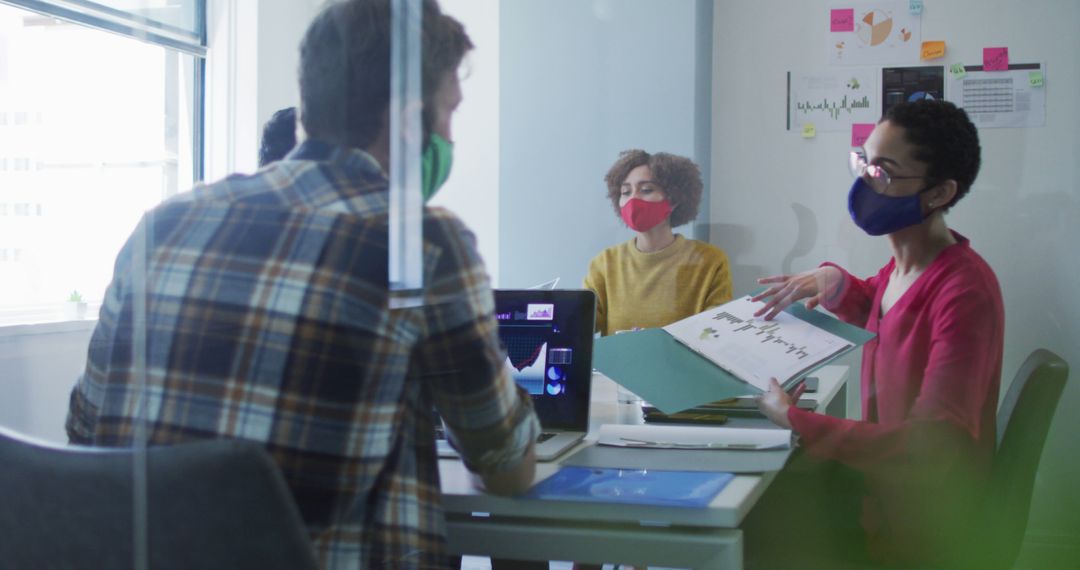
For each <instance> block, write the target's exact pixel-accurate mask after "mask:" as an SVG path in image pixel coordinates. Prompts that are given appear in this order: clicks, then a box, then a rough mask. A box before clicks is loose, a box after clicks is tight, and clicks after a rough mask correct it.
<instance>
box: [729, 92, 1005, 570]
mask: <svg viewBox="0 0 1080 570" xmlns="http://www.w3.org/2000/svg"><path fill="white" fill-rule="evenodd" d="M864 149H865V151H856V152H852V153H851V157H850V167H851V172H852V174H853V175H854V176H855V182H854V184H853V185H852V187H851V190H850V192H849V194H848V209H849V210H850V212H851V217H852V219H853V220H854V222H855V223H856V224H857V225H858V226H859V227H860V228H862V229H863V230H864V231H866V233H868V234H870V235H874V236H878V235H883V236H885V239H887V240H888V241H889V245H890V246H891V248H892V254H893V256H892V259H890V260H889V262H888V263H886V264H885V266H884V267H882V268H881V270H880V271H878V273H877V274H876V275H873V276H871V277H869V278H867V279H862V278H859V277H855V276H853V275H851V274H850V273H848V272H847V271H845V270H844V269H843V268H841V267H839V266H837V265H834V264H831V263H825V264H823V265H822V266H821V267H818V268H817V269H814V270H811V271H807V272H804V273H800V274H797V275H783V276H776V277H767V278H764V279H761V280H760V281H759V282H760V283H762V284H766V285H768V288H767V289H766V290H765V291H763V292H762V293H761V294H760V295H758V296H757V297H756V298H755V299H756V300H763V301H765V304H764V305H763V306H762V307H761V309H760V310H759V311H758V313H757V315H758V316H764V317H765V318H766V319H769V318H772V317H773V316H775V315H776V314H777V313H778V312H779V311H780V310H782V309H783V308H784V307H786V306H788V305H790V304H791V303H793V302H795V301H798V300H800V299H807V301H806V305H807V307H809V308H813V307H815V306H817V305H821V306H822V307H824V308H826V309H828V310H829V311H831V312H833V313H835V314H836V315H837V316H838V317H840V318H841V319H843V320H844V321H846V322H849V323H852V324H855V325H858V326H861V327H864V328H866V329H867V330H869V331H870V332H873V333H875V334H876V335H877V336H876V337H875V338H874V339H873V340H872V341H870V342H869V343H867V344H866V346H865V347H864V348H863V360H862V372H861V387H862V417H863V419H862V420H848V419H840V418H834V417H830V416H826V415H823V414H817V413H814V412H809V411H806V410H801V409H798V408H797V407H795V406H793V405H792V403H793V396H795V397H797V395H796V394H787V393H785V392H784V391H783V390H782V389H781V388H780V386H779V385H778V384H776V382H775V380H774V382H773V385H772V387H771V389H770V390H769V391H768V392H767V393H766V394H764V395H763V396H762V397H761V399H760V401H759V407H760V409H761V411H762V412H763V413H764V414H765V415H766V416H767V417H768V418H769V419H770V420H772V421H773V422H774V423H776V424H777V425H780V426H782V427H785V428H790V429H792V430H793V431H794V432H795V433H797V434H798V435H799V438H800V442H801V445H802V447H803V448H804V450H805V452H804V453H803V454H802V456H800V457H799V461H800V462H802V464H803V466H804V467H803V468H802V469H803V471H800V468H799V467H796V469H795V470H794V473H795V475H793V477H796V478H798V476H799V474H800V473H801V474H802V475H804V476H805V477H804V479H805V481H810V480H814V478H815V477H818V478H819V479H818V481H819V482H820V481H826V482H824V483H820V485H819V488H817V489H816V490H815V491H814V492H818V493H821V494H822V496H828V494H829V493H830V492H833V494H834V496H838V497H841V498H840V499H838V500H836V501H832V498H828V499H825V500H824V501H823V502H821V503H819V504H818V506H819V508H821V509H826V510H830V509H832V507H830V505H833V506H836V508H835V510H833V511H832V514H833V515H835V516H824V517H819V521H820V522H821V523H822V525H823V527H824V530H825V532H826V533H828V532H829V529H830V528H831V529H833V530H836V531H838V533H837V534H838V535H839V536H833V537H832V539H830V540H831V545H832V546H829V544H826V546H825V551H823V553H824V555H825V556H828V555H829V552H828V549H829V548H832V547H836V548H839V549H840V550H841V551H835V550H834V552H833V553H834V554H835V553H837V552H839V554H837V555H838V556H839V557H840V558H844V559H846V560H857V559H865V560H868V561H872V562H887V563H901V564H916V565H920V566H922V565H928V564H929V565H952V564H962V560H957V559H956V557H957V556H958V550H957V548H956V545H957V544H960V543H961V541H962V540H963V539H964V536H963V530H964V528H965V525H966V524H967V521H968V520H969V519H970V518H971V517H972V516H976V515H975V513H976V509H977V508H978V506H979V505H980V503H981V499H982V496H983V493H982V491H983V489H984V485H985V482H986V479H987V477H988V475H989V470H990V464H991V459H992V457H993V453H994V448H995V430H996V426H995V421H994V419H995V413H996V410H997V401H998V386H999V382H1000V378H1001V359H1002V344H1003V338H1004V327H1005V317H1004V309H1003V306H1002V300H1001V291H1000V288H999V287H998V282H997V278H996V277H995V276H994V272H993V270H991V269H990V266H989V265H987V263H986V262H985V261H984V260H983V259H982V257H980V256H979V255H978V254H977V253H975V251H974V249H972V247H971V244H970V242H969V241H968V239H967V238H965V237H964V236H962V235H960V234H959V233H956V232H954V231H952V230H950V229H949V228H948V226H947V225H946V223H945V213H946V212H947V211H948V210H949V209H950V208H952V207H953V206H954V205H955V204H956V203H957V201H959V200H960V199H961V198H963V197H964V196H965V195H966V194H967V193H968V191H969V190H970V188H971V185H972V183H973V182H974V181H975V176H976V174H977V173H978V170H979V163H980V156H979V155H980V147H979V139H978V133H977V131H976V129H975V126H974V125H973V124H972V123H971V121H970V120H969V119H968V116H967V114H966V113H965V112H964V111H963V110H962V109H959V108H957V107H955V106H954V105H953V104H951V103H948V102H945V101H919V102H914V103H904V104H900V105H897V106H895V107H893V108H891V109H890V110H889V112H888V113H887V114H886V115H885V118H883V119H882V120H881V122H879V123H878V125H877V126H876V127H875V129H874V131H873V133H872V134H871V135H870V138H869V139H867V141H866V144H865V147H864ZM807 466H809V467H807ZM810 473H813V474H812V475H810ZM823 473H829V474H831V476H833V477H832V481H831V482H828V481H827V480H828V476H825V479H820V477H822V474H823ZM791 478H792V476H789V477H788V479H791ZM805 481H804V482H805ZM838 481H843V482H844V483H843V484H840V483H838ZM792 483H793V484H794V485H795V486H796V487H797V486H798V485H799V481H792ZM778 492H779V493H781V494H783V493H784V491H783V489H781V490H780V491H778ZM804 496H805V495H804ZM844 496H847V497H852V496H856V497H858V498H859V499H861V509H859V510H861V512H858V511H857V510H854V509H853V510H851V511H849V513H850V514H848V515H842V514H841V513H842V511H843V508H842V507H839V506H837V505H842V504H843V503H844V501H843V498H842V497H844ZM820 499H821V498H820V497H818V498H815V499H813V500H820ZM798 500H799V498H798V497H796V496H794V495H789V496H787V497H786V498H785V499H784V501H785V503H786V504H787V505H789V507H788V508H791V509H795V506H794V503H795V502H797V501H798ZM766 510H767V509H766ZM763 512H765V511H763ZM856 513H857V514H856ZM838 517H840V518H841V519H842V518H844V517H847V520H840V519H838ZM852 517H857V518H858V522H859V523H860V524H855V522H854V521H852V520H851V518H852ZM810 518H813V515H810ZM803 522H804V523H805V522H806V521H803ZM847 531H853V532H847ZM845 532H847V535H846V537H845V536H843V535H844V533H845ZM860 535H861V536H860ZM856 537H857V538H856ZM753 538H754V537H750V536H749V533H748V542H752V540H751V539H753ZM759 538H760V537H759ZM830 540H826V541H824V542H825V543H830ZM862 545H865V550H863V549H862V548H860V547H861V546H862ZM805 554H806V553H805V552H803V553H801V554H800V556H802V555H805ZM752 557H753V552H751V549H749V548H748V559H750V558H752ZM749 561H750V562H752V560H749ZM751 565H752V564H751Z"/></svg>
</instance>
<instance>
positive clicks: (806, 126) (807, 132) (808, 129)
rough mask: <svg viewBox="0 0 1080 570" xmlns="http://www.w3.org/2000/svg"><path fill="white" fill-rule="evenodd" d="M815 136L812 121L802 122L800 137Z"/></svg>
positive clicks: (808, 137) (809, 137) (815, 128)
mask: <svg viewBox="0 0 1080 570" xmlns="http://www.w3.org/2000/svg"><path fill="white" fill-rule="evenodd" d="M816 136H817V127H815V126H814V123H803V126H802V138H804V139H812V138H814V137H816Z"/></svg>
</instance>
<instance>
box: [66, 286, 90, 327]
mask: <svg viewBox="0 0 1080 570" xmlns="http://www.w3.org/2000/svg"><path fill="white" fill-rule="evenodd" d="M64 315H65V316H66V317H67V319H68V320H71V321H73V320H79V319H85V318H86V300H85V299H83V296H82V294H81V293H79V292H78V291H77V290H74V291H72V292H71V295H68V300H67V303H65V305H64Z"/></svg>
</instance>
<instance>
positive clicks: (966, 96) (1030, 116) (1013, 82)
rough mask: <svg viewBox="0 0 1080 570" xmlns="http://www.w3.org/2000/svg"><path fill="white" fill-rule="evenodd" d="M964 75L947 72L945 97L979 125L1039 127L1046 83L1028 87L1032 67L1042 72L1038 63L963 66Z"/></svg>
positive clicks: (1033, 69) (1042, 122)
mask: <svg viewBox="0 0 1080 570" xmlns="http://www.w3.org/2000/svg"><path fill="white" fill-rule="evenodd" d="M965 68H966V69H967V75H965V76H964V77H963V78H962V79H957V78H956V77H955V76H954V75H953V74H951V73H950V74H949V78H948V80H947V81H948V83H947V84H948V90H947V91H946V92H945V98H946V99H948V100H949V101H952V102H953V103H956V105H957V106H958V107H963V108H964V110H965V111H967V113H968V117H970V118H971V122H973V123H975V126H976V127H979V128H980V129H986V128H994V127H1041V126H1043V125H1045V124H1046V87H1045V86H1042V87H1032V86H1031V82H1030V76H1031V72H1032V71H1040V72H1042V73H1043V74H1044V75H1045V68H1044V66H1043V65H1042V64H1010V65H1009V70H1008V71H978V70H981V69H982V66H966V67H965Z"/></svg>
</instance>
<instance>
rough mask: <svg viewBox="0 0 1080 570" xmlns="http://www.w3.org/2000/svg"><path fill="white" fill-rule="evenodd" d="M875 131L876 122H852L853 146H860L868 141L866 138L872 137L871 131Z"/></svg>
mask: <svg viewBox="0 0 1080 570" xmlns="http://www.w3.org/2000/svg"><path fill="white" fill-rule="evenodd" d="M873 131H874V123H852V124H851V146H852V147H860V146H862V145H863V143H865V142H866V139H868V138H870V133H871V132H873Z"/></svg>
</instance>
